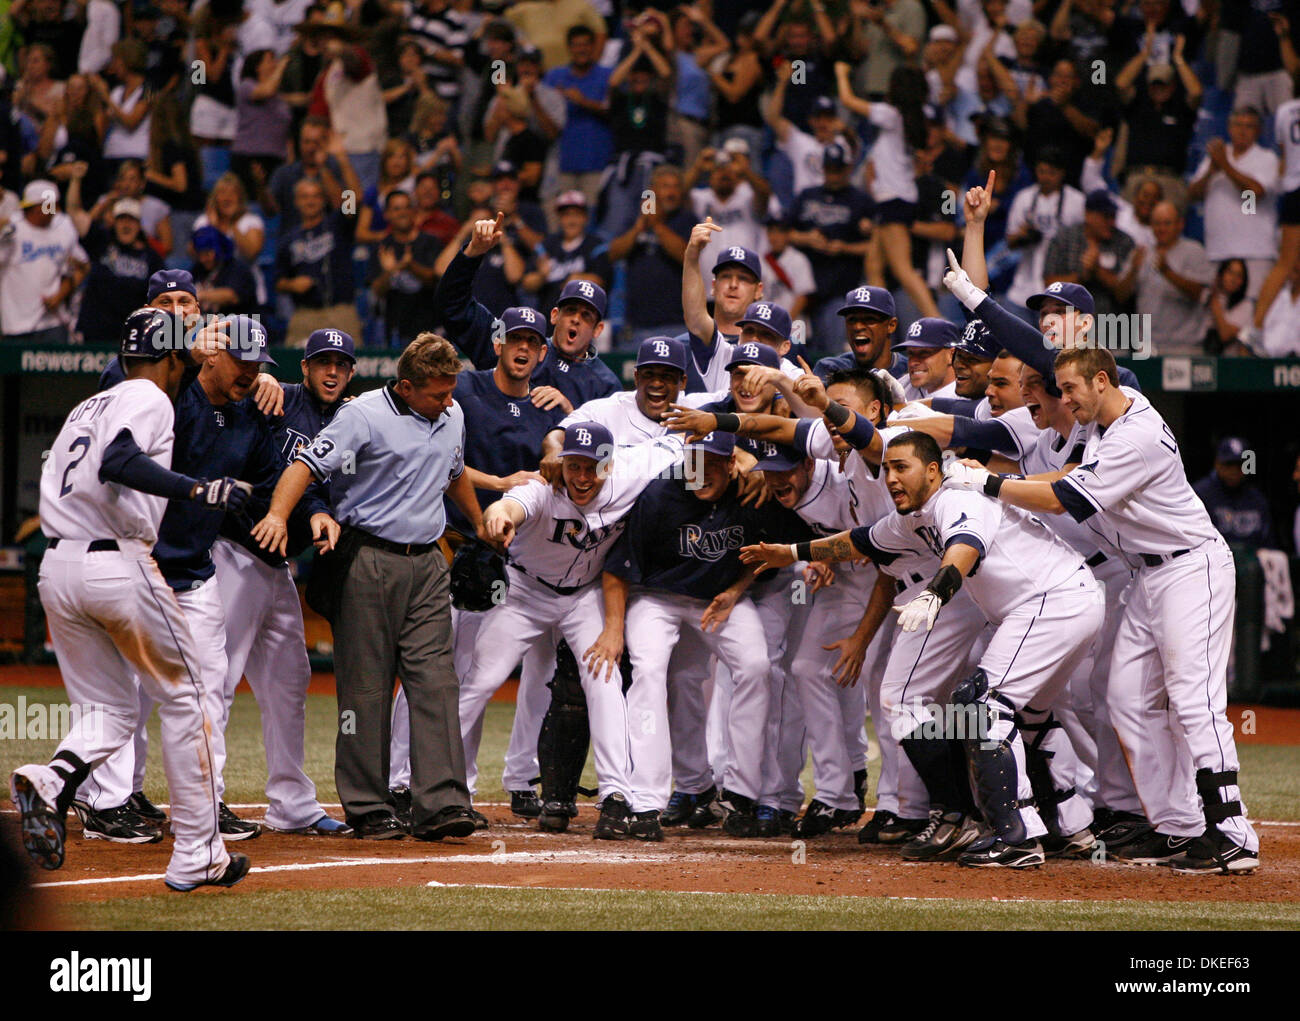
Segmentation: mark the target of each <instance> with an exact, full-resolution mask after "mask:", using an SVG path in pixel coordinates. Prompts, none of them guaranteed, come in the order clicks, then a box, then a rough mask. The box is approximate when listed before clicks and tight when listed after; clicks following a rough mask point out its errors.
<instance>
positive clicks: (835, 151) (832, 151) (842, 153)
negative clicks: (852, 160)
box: [822, 142, 849, 167]
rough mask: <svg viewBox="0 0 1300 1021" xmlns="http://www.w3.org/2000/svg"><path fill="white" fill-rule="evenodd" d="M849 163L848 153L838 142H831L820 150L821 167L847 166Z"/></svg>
mask: <svg viewBox="0 0 1300 1021" xmlns="http://www.w3.org/2000/svg"><path fill="white" fill-rule="evenodd" d="M848 165H849V153H848V150H847V149H845V148H844V146H842V145H840V143H839V142H832V143H831V144H830V145H828V146H826V148H825V149H823V150H822V166H823V167H847V166H848Z"/></svg>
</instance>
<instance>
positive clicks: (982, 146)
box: [961, 115, 1034, 270]
mask: <svg viewBox="0 0 1300 1021" xmlns="http://www.w3.org/2000/svg"><path fill="white" fill-rule="evenodd" d="M977 131H978V133H979V150H978V151H977V153H976V155H975V162H974V163H973V164H972V165H971V168H970V170H968V171H966V176H965V177H963V178H962V181H961V194H963V195H964V194H965V193H966V191H967V190H968V189H970V188H976V187H983V185H984V184H985V183H986V182H987V181H988V176H989V171H991V170H992V171H996V172H997V174H996V176H995V177H994V183H993V211H992V212H990V213H989V216H988V219H987V220H985V221H984V244H985V246H986V247H987V250H988V256H987V257H988V258H989V260H990V263H991V262H992V258H993V249H994V247H995V246H996V245H997V244H998V243H999V242H1001V241H1002V239H1003V238H1004V237H1005V236H1006V232H1007V216H1008V215H1009V214H1010V212H1011V203H1012V201H1013V200H1014V199H1015V197H1016V195H1017V194H1019V193H1020V191H1022V190H1023V189H1024V188H1027V187H1029V186H1030V185H1032V184H1033V183H1034V179H1033V177H1032V176H1031V175H1030V173H1029V170H1028V169H1027V168H1026V167H1025V164H1024V161H1023V160H1021V158H1020V149H1019V147H1018V146H1017V145H1016V141H1015V139H1016V131H1015V128H1014V127H1013V126H1012V124H1011V122H1010V121H1009V120H1007V119H1006V118H1005V117H997V116H993V115H985V116H981V117H980V118H979V120H978V126H977ZM990 270H992V266H991V265H990Z"/></svg>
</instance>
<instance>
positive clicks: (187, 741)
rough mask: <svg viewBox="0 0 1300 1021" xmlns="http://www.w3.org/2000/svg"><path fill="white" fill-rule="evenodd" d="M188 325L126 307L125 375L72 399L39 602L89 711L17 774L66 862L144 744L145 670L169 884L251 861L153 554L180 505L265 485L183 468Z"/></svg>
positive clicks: (190, 656)
mask: <svg viewBox="0 0 1300 1021" xmlns="http://www.w3.org/2000/svg"><path fill="white" fill-rule="evenodd" d="M175 329H176V324H175V322H174V319H173V317H172V316H170V315H168V314H167V313H164V312H162V311H159V310H156V309H140V310H137V311H136V312H133V313H132V314H131V315H130V316H128V317H127V320H126V322H125V323H124V324H123V331H122V346H121V355H122V359H123V368H124V371H125V372H126V376H127V378H126V380H125V382H123V383H122V384H121V385H119V386H117V387H114V388H113V389H111V390H108V391H106V392H104V393H99V394H96V395H95V396H93V397H90V398H87V399H86V400H84V401H82V402H81V403H80V404H78V405H77V406H76V407H75V408H74V409H73V410H72V412H71V413H70V414H69V415H68V418H67V420H66V421H65V422H64V424H63V428H62V429H60V431H59V434H58V436H57V438H56V439H55V442H54V445H53V447H52V448H51V452H50V456H49V458H47V459H46V462H45V466H44V468H43V469H42V475H41V505H40V514H41V522H42V527H43V528H44V529H45V531H46V534H47V535H49V537H50V545H49V549H48V550H47V551H46V554H45V557H44V560H43V561H42V563H41V579H40V593H41V602H42V603H43V604H44V606H45V612H46V614H47V616H48V619H49V623H50V635H51V637H52V638H53V641H54V648H55V652H56V654H57V656H58V659H59V666H60V669H61V671H62V674H63V680H64V684H65V686H66V687H67V689H68V696H69V699H70V700H71V701H72V703H73V704H74V706H77V707H79V708H80V710H81V715H80V718H79V720H78V722H77V725H76V726H75V727H74V728H73V730H72V732H71V733H70V734H69V735H68V736H67V738H65V739H64V740H63V742H62V743H61V744H60V745H59V748H58V750H57V751H56V752H55V753H54V757H53V758H52V759H51V760H50V762H49V764H47V765H39V764H31V765H26V766H22V767H21V768H19V769H18V770H16V771H15V772H14V774H13V775H12V776H11V777H10V780H9V785H10V793H11V795H12V797H13V800H14V803H15V804H16V805H17V806H18V808H19V811H20V812H21V814H22V832H23V843H24V845H25V846H26V848H27V851H28V853H29V854H30V855H31V856H32V858H34V859H35V860H36V861H37V862H38V864H40V865H41V866H42V867H43V868H47V869H57V868H58V867H59V866H60V865H62V864H63V859H64V840H65V829H64V819H65V817H66V815H67V810H68V807H69V805H70V804H71V802H72V798H73V796H74V794H75V792H76V789H77V787H78V785H79V784H80V783H81V782H82V781H83V780H84V779H85V778H86V776H87V775H88V774H89V773H90V772H91V770H93V769H95V768H96V767H97V766H99V765H101V764H102V763H103V762H105V760H107V758H108V757H109V756H110V755H112V754H113V753H114V752H116V751H118V750H119V749H123V748H129V747H130V745H131V741H132V733H133V731H134V729H135V722H136V714H137V712H138V709H139V698H138V695H137V693H136V680H135V678H136V677H137V676H138V677H139V678H140V683H142V684H143V685H144V687H145V688H146V690H148V692H149V694H150V696H151V697H152V698H153V699H154V700H155V701H156V702H157V704H158V707H159V715H160V718H161V721H162V742H163V768H164V770H165V771H166V774H167V785H168V789H169V791H170V797H171V804H172V833H173V834H174V836H175V846H174V848H173V850H172V856H171V860H170V861H169V862H168V865H167V873H166V878H165V882H166V883H167V885H168V886H169V887H171V888H172V889H174V890H181V891H188V890H193V889H196V888H197V887H199V886H203V885H214V886H234V885H235V884H236V883H238V882H239V881H240V880H241V879H243V877H244V876H245V875H247V874H248V869H249V861H248V857H247V856H246V855H242V854H229V853H228V852H227V851H226V849H225V847H224V845H223V843H222V840H221V834H220V831H219V827H218V808H217V805H218V796H219V795H218V792H217V789H216V778H217V772H218V771H217V760H216V753H215V751H214V748H213V744H214V740H213V738H214V737H215V735H216V733H217V731H216V730H215V723H214V722H213V721H212V720H211V718H210V717H209V715H208V712H207V706H208V705H209V704H210V699H209V697H208V694H209V693H208V691H207V690H206V689H205V687H204V685H203V682H202V680H201V678H200V671H201V669H202V667H201V663H200V661H201V658H202V652H201V651H200V649H199V647H198V644H197V643H196V642H195V641H194V639H193V637H192V635H191V633H190V630H189V627H188V626H187V615H186V614H185V613H184V612H182V609H181V607H180V605H179V604H178V602H177V598H176V595H175V593H174V591H173V590H172V588H171V587H170V586H169V585H168V584H167V583H166V582H165V581H164V579H163V577H162V575H161V574H160V573H159V571H158V567H157V565H156V563H155V562H154V560H153V559H152V557H151V556H150V551H151V550H152V549H153V547H154V544H155V542H156V541H157V539H158V534H159V533H158V529H159V522H160V521H161V519H162V517H163V511H164V508H165V507H166V506H167V505H168V500H171V501H173V502H175V501H180V500H184V501H189V502H195V503H198V504H200V505H202V506H204V507H205V508H212V509H217V510H220V509H238V508H239V507H240V506H241V505H242V504H243V503H244V502H245V501H246V500H247V498H248V495H249V493H250V491H251V490H250V487H249V486H247V485H246V484H243V483H238V482H236V481H235V480H234V479H229V478H221V479H217V480H215V481H211V482H209V481H206V480H196V479H192V478H189V477H187V476H184V475H181V474H178V473H176V472H173V471H171V470H170V466H171V463H172V445H173V431H172V427H173V417H174V409H173V407H172V399H173V398H174V397H175V395H176V392H177V389H178V388H179V386H180V383H181V378H182V376H183V375H184V373H185V369H186V367H187V361H188V360H187V358H186V357H185V355H184V353H183V352H180V351H177V350H176V348H175V346H174V344H171V343H169V342H168V335H169V331H172V336H173V337H174V331H175Z"/></svg>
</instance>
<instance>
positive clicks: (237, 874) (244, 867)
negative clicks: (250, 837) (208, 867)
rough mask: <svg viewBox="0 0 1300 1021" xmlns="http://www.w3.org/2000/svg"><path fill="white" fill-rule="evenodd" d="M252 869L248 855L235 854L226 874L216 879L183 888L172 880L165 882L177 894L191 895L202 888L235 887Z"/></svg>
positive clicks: (231, 858) (190, 884)
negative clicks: (191, 892) (193, 891)
mask: <svg viewBox="0 0 1300 1021" xmlns="http://www.w3.org/2000/svg"><path fill="white" fill-rule="evenodd" d="M251 867H252V863H251V862H250V861H249V860H248V855H246V854H239V853H238V852H234V853H232V854H231V855H230V863H229V864H228V865H227V866H226V869H225V871H224V872H222V873H221V875H219V876H218V877H217V878H216V879H205V880H203V882H201V883H188V884H186V885H184V886H182V885H181V884H179V883H173V882H172V881H171V880H170V879H164V880H163V882H164V883H166V884H167V886H168V887H169V888H171V889H173V890H175V891H176V892H177V893H189V892H190V891H191V890H197V889H198V888H199V887H200V886H234V885H235V884H236V883H238V882H239V881H240V880H241V879H243V878H244V877H245V876H246V875H248V870H249V869H250V868H251Z"/></svg>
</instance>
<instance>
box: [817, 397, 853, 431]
mask: <svg viewBox="0 0 1300 1021" xmlns="http://www.w3.org/2000/svg"><path fill="white" fill-rule="evenodd" d="M822 414H824V415H825V416H826V417H827V418H829V419H830V420H831V425H833V426H835V428H836V429H839V428H840V427H841V426H843V425H844V423H845V422H847V421H848V420H849V409H848V408H846V407H845V406H844V405H843V404H840V403H838V402H837V401H831V402H830V404H828V405H826V410H825V411H824V412H822Z"/></svg>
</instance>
